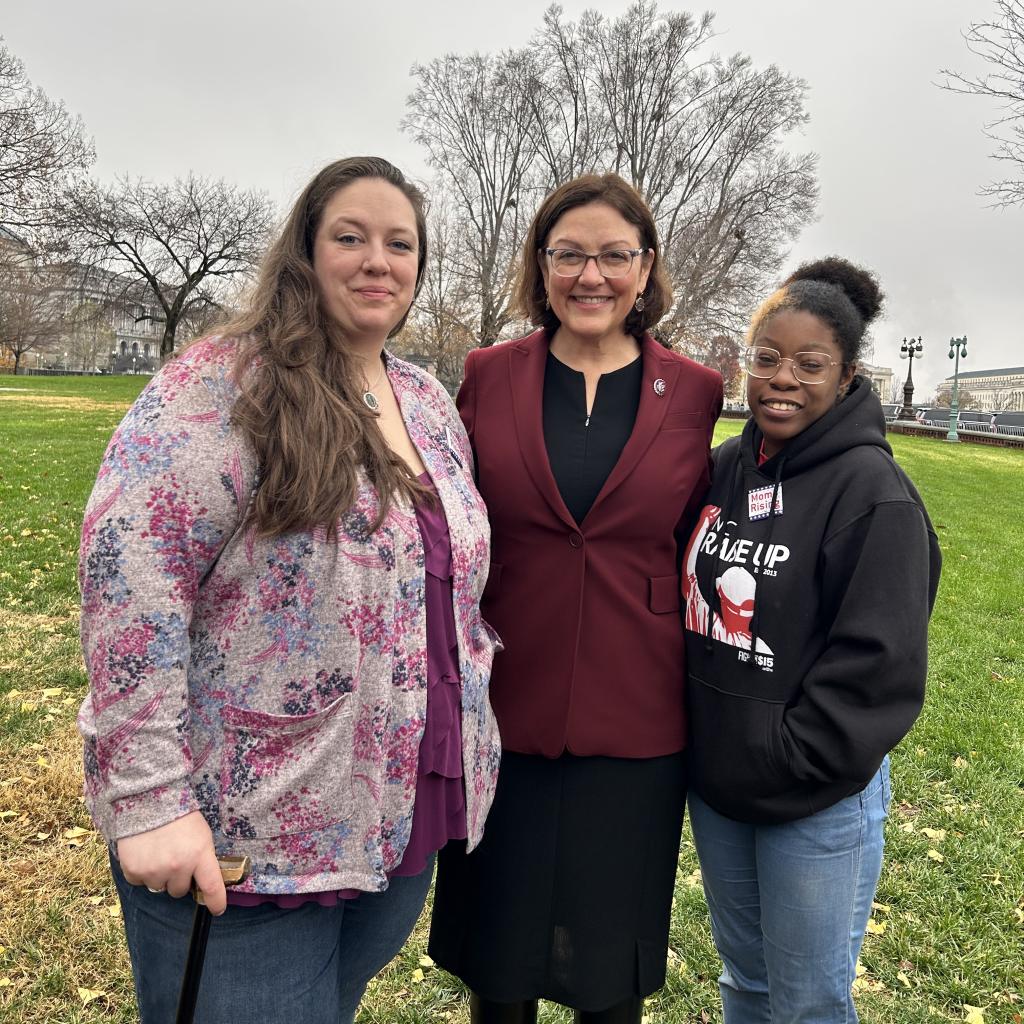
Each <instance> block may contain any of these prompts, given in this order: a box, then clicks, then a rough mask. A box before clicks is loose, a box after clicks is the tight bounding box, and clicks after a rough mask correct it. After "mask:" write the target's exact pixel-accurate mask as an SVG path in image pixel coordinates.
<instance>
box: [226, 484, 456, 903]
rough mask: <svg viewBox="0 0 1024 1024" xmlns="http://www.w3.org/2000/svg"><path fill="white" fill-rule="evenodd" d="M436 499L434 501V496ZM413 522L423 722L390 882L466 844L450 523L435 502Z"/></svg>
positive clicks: (329, 896)
mask: <svg viewBox="0 0 1024 1024" xmlns="http://www.w3.org/2000/svg"><path fill="white" fill-rule="evenodd" d="M419 481H420V483H422V484H424V485H425V486H427V487H429V488H430V489H431V490H433V489H434V485H433V482H432V481H431V479H430V477H429V476H428V475H427V474H426V473H423V474H421V475H420V477H419ZM434 493H435V495H436V491H435V492H434ZM416 523H417V525H418V526H419V529H420V535H421V536H422V537H423V551H424V557H425V560H426V564H425V569H426V572H425V574H424V576H425V582H426V595H425V597H426V614H427V721H426V725H425V727H424V730H423V739H422V740H420V749H419V765H418V769H417V775H416V803H415V805H414V807H413V815H412V828H411V830H410V833H409V844H408V846H406V848H405V853H404V854H403V855H402V860H401V862H400V863H399V864H398V866H397V867H396V868H395V869H394V870H393V871H391V872H390V873H389V877H395V876H407V875H418V874H419V873H420V872H421V871H423V870H424V868H426V866H427V859H428V858H429V857H430V855H431V854H432V853H434V852H435V851H437V850H440V849H441V847H442V846H444V845H445V843H447V842H448V840H449V839H465V838H466V795H465V790H464V788H463V784H462V724H461V722H462V699H461V692H460V688H459V648H458V642H457V639H456V633H455V613H454V611H453V609H452V549H451V544H450V542H449V538H448V521H447V520H446V519H445V516H444V509H443V508H442V507H441V503H440V501H435V502H434V504H432V505H417V506H416ZM358 895H359V890H358V889H335V890H332V891H329V892H304V893H294V894H289V895H274V894H272V893H241V892H238V893H236V892H232V891H231V890H230V889H228V903H230V904H232V905H234V906H241V907H255V906H258V905H259V904H261V903H274V904H276V905H277V906H279V907H284V908H292V907H298V906H301V905H302V904H304V903H310V902H314V901H315V902H317V903H319V904H320V905H321V906H324V907H332V906H335V905H336V904H337V903H338V901H339V900H347V899H355V897H357V896H358Z"/></svg>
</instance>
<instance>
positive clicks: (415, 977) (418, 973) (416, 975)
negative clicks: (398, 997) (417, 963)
mask: <svg viewBox="0 0 1024 1024" xmlns="http://www.w3.org/2000/svg"><path fill="white" fill-rule="evenodd" d="M423 978H424V974H423V969H422V968H420V967H417V968H416V970H415V971H413V972H412V983H413V984H414V985H418V984H419V983H420V982H421V981H422V980H423Z"/></svg>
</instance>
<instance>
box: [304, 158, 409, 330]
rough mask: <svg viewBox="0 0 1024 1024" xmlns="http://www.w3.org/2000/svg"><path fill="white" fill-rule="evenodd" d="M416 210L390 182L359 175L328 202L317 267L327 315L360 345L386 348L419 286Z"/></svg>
mask: <svg viewBox="0 0 1024 1024" xmlns="http://www.w3.org/2000/svg"><path fill="white" fill-rule="evenodd" d="M418 246H419V239H418V237H417V232H416V214H415V211H414V210H413V208H412V204H411V203H410V202H409V200H408V199H407V198H406V197H405V196H404V195H403V194H402V192H401V190H399V189H397V188H395V186H394V185H392V184H390V183H389V182H386V181H383V180H381V179H380V178H359V179H358V180H357V181H354V182H352V184H350V185H346V186H345V187H344V188H341V189H338V191H337V192H335V193H334V195H333V196H331V198H330V199H329V200H328V202H327V204H326V205H325V206H324V210H323V215H322V216H321V218H320V223H319V225H318V226H317V230H316V235H315V237H314V239H313V270H314V272H315V273H316V278H317V282H318V283H319V285H320V295H321V301H322V302H323V304H324V308H325V309H326V311H327V313H328V314H329V315H330V316H331V317H332V318H333V319H334V320H335V321H336V322H337V323H338V325H339V326H340V327H341V328H342V330H343V331H344V332H345V337H346V338H347V339H348V341H349V342H350V343H351V344H352V345H355V346H360V345H383V343H384V340H385V339H386V338H387V336H388V334H389V333H390V331H391V329H392V328H393V327H394V326H395V324H397V323H398V321H399V320H401V319H402V317H403V316H405V314H406V312H407V311H408V309H409V307H410V306H411V305H412V300H413V296H414V294H415V290H416V269H417V250H418Z"/></svg>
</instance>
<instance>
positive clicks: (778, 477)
mask: <svg viewBox="0 0 1024 1024" xmlns="http://www.w3.org/2000/svg"><path fill="white" fill-rule="evenodd" d="M785 465H786V456H785V455H783V456H782V458H780V459H779V464H778V466H777V467H776V469H775V483H774V484H773V485H772V500H771V503H770V504H769V506H768V536H767V537H766V538H765V542H764V552H765V554H767V553H768V551H769V550H770V549H771V546H772V533H773V532H774V530H775V502H776V501H777V500H778V497H779V487H780V486H781V484H782V470H783V468H784V467H785ZM760 575H761V566H759V565H755V566H754V613H753V615H751V617H750V660H749V661H748V662H747V665H748V667H750V668H754V655H755V654H757V620H758V615H759V612H760V610H761V609H760V605H759V604H758V601H757V578H758V577H759V576H760Z"/></svg>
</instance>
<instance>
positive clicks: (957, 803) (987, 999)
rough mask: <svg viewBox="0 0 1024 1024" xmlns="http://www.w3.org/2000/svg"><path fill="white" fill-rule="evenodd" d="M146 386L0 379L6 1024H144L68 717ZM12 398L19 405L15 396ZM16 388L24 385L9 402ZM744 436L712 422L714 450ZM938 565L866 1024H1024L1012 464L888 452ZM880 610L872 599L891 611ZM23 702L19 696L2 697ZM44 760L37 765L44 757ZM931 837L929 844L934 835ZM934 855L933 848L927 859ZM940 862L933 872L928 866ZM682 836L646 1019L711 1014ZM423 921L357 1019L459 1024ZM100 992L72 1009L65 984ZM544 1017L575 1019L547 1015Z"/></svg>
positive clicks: (990, 451) (951, 450)
mask: <svg viewBox="0 0 1024 1024" xmlns="http://www.w3.org/2000/svg"><path fill="white" fill-rule="evenodd" d="M144 383H145V380H144V379H143V378H124V377H113V378H108V377H91V378H83V377H67V378H59V377H58V378H53V377H18V378H12V377H6V378H0V444H2V448H0V451H2V453H3V454H2V455H0V598H2V602H0V814H2V813H4V812H10V811H13V812H14V813H13V815H12V814H10V813H7V816H5V817H3V818H0V892H3V894H4V895H3V897H2V898H0V985H3V979H5V978H6V979H8V980H9V982H10V984H9V985H7V986H6V987H0V1019H2V1020H11V1021H15V1020H16V1021H19V1022H25V1024H43V1022H46V1024H79V1022H81V1024H95V1022H99V1021H104V1022H110V1021H116V1022H123V1024H129V1022H131V1021H134V1020H135V1019H136V1017H135V1012H134V1006H133V1001H132V996H131V991H132V990H131V977H130V973H129V970H128V964H127V957H126V955H125V952H124V948H123V937H122V934H121V931H120V921H119V919H118V918H117V917H116V916H112V914H111V909H112V908H113V907H114V904H115V900H114V897H113V893H112V888H111V885H110V882H109V878H108V876H107V874H106V872H105V868H104V864H103V856H102V855H103V850H102V845H101V843H100V842H99V841H98V839H97V838H96V837H95V835H88V836H86V837H84V838H85V842H84V843H83V844H82V845H76V844H77V843H79V842H81V839H75V838H70V839H69V838H68V837H67V835H66V833H67V832H68V830H69V829H72V828H74V827H80V828H90V827H91V826H90V824H89V822H88V819H87V817H86V815H85V813H84V809H83V808H82V805H81V802H80V801H79V799H78V797H77V793H78V788H79V781H78V774H77V773H78V768H77V759H78V748H77V739H76V736H75V732H74V727H73V717H74V712H75V710H76V707H77V704H78V702H79V701H80V700H81V697H82V696H83V695H84V692H85V676H84V673H83V671H82V667H81V660H80V655H79V651H78V644H77V610H76V586H75V558H76V547H77V538H78V528H79V523H80V520H81V515H82V509H83V506H84V503H85V500H86V498H87V496H88V493H89V490H90V488H91V486H92V481H93V477H94V475H95V472H96V467H97V465H98V463H99V460H100V457H101V455H102V452H103V448H104V446H105V445H106V442H107V439H108V438H109V435H110V432H111V431H112V429H113V427H114V426H115V425H116V423H117V421H118V419H119V418H120V416H121V414H122V412H123V410H124V409H125V408H126V407H127V405H128V403H129V402H130V401H131V400H132V399H133V398H134V396H135V395H136V394H137V393H138V391H139V390H140V389H141V387H142V386H143V384H144ZM8 389H17V390H8ZM22 389H24V390H22ZM741 425H742V424H741V421H734V420H728V421H723V422H722V423H721V424H720V425H719V428H718V430H717V432H716V438H717V440H723V439H724V438H725V437H726V436H729V435H731V434H733V433H736V432H737V431H738V430H739V429H740V427H741ZM890 440H891V443H892V445H893V449H894V451H895V453H896V457H897V458H898V460H899V461H900V463H901V464H902V465H903V466H904V467H905V468H906V469H907V471H908V473H910V475H911V477H912V478H913V479H914V480H915V482H916V483H917V485H918V487H919V489H920V490H921V493H922V495H923V496H924V499H925V502H926V504H927V505H928V508H929V511H930V513H931V516H932V519H933V522H934V524H935V527H936V530H937V532H938V534H939V537H940V540H941V543H942V547H943V553H944V558H945V568H944V572H943V580H942V586H941V589H940V592H939V599H938V604H937V606H936V610H935V615H934V617H933V619H932V632H931V665H930V678H929V696H928V702H927V705H926V708H925V711H924V713H923V714H922V716H921V719H920V720H919V722H918V724H917V725H916V727H915V728H914V731H913V732H912V733H911V735H910V736H909V737H908V738H907V740H906V741H905V742H904V743H903V744H901V746H900V747H899V748H898V749H897V751H896V752H895V753H894V755H893V764H892V775H893V790H894V800H893V806H892V811H891V815H890V823H889V828H888V832H887V863H886V868H885V871H884V874H883V877H882V881H881V885H880V887H879V892H878V897H877V901H878V908H877V909H876V912H875V914H874V921H875V932H874V933H873V934H870V935H869V936H868V939H867V942H866V944H865V948H864V951H863V954H862V957H861V960H862V963H863V965H864V967H865V973H864V975H863V976H862V978H861V980H860V982H859V983H858V994H857V1001H858V1006H859V1008H860V1012H861V1016H862V1019H863V1020H864V1021H865V1022H871V1024H920V1022H928V1021H949V1020H959V1021H963V1020H965V1019H966V1018H967V1016H968V1011H967V1010H965V1006H977V1007H981V1008H982V1010H983V1013H984V1020H985V1021H986V1022H987V1024H1019V1022H1020V1020H1021V1017H1022V1016H1024V981H1022V979H1024V855H1022V853H1021V850H1022V846H1024V702H1022V699H1021V688H1022V682H1024V676H1022V672H1021V667H1022V658H1021V644H1022V643H1024V637H1022V628H1021V625H1022V622H1024V572H1022V570H1021V552H1022V551H1024V525H1022V523H1024V520H1022V518H1021V517H1020V516H1019V515H1018V514H1017V512H1016V509H1017V505H1018V501H1019V495H1020V490H1021V483H1022V481H1024V452H1019V451H1013V450H1003V449H995V448H983V447H980V446H979V447H976V446H972V445H968V444H961V445H958V446H954V445H948V444H945V443H944V442H940V441H933V440H931V439H928V438H914V437H898V436H897V437H892V438H891V439H890ZM885 599H886V595H885V594H884V593H881V594H879V600H882V601H884V600H885ZM12 693H13V694H14V696H13V699H12V698H11V696H10V695H11V694H12ZM40 762H42V763H40ZM925 830H928V831H925ZM930 851H932V852H931V855H929V853H930ZM940 858H941V859H940ZM696 868H697V864H696V858H695V856H694V853H693V847H692V844H691V842H690V840H689V837H688V835H687V836H686V837H685V838H684V844H683V847H682V850H681V853H680V870H679V877H678V883H677V889H676V898H675V905H674V913H673V921H672V934H671V953H670V958H669V965H668V981H667V983H666V986H665V988H664V989H663V990H662V991H661V992H660V993H659V994H658V995H657V996H655V997H654V998H653V999H651V1000H650V1002H649V1004H648V1007H647V1017H648V1019H649V1021H650V1024H656V1022H665V1024H691V1022H698V1021H700V1022H703V1021H709V1022H713V1021H719V1020H720V1019H721V1018H720V1012H719V1008H718V1007H719V1004H718V993H717V986H716V984H715V980H714V979H715V977H716V974H717V970H718V965H717V958H716V956H715V953H714V949H713V947H712V945H711V942H710V935H709V930H708V924H707V915H706V910H705V907H704V901H703V895H702V892H701V888H700V882H699V875H697V874H696ZM425 922H426V917H424V919H422V920H421V922H420V925H419V927H418V928H417V930H416V932H415V934H414V936H413V938H412V940H411V941H410V943H409V944H408V945H407V947H406V949H405V950H404V951H403V952H402V954H401V956H400V957H399V958H398V959H397V960H396V961H395V963H394V964H393V965H392V966H391V967H390V968H389V969H388V970H387V971H386V972H384V974H382V975H381V977H380V978H378V979H377V981H376V982H375V983H374V984H373V985H372V986H371V989H370V991H369V992H368V994H367V998H366V1000H365V1002H364V1006H363V1010H362V1012H361V1016H360V1020H361V1022H364V1024H367V1022H371V1021H372V1022H382V1024H383V1022H387V1024H405V1022H408V1024H412V1022H427V1021H436V1020H451V1021H453V1022H462V1021H465V1020H467V1019H468V1014H467V1012H466V1008H465V1001H464V993H463V992H462V989H461V987H460V986H459V985H458V983H457V982H456V981H455V980H454V979H452V978H451V977H450V976H448V975H446V974H444V973H443V972H441V971H439V970H438V969H437V968H435V967H433V966H431V965H430V963H429V962H421V959H422V958H423V957H424V954H425V945H426V928H425ZM79 989H86V990H92V991H101V992H103V993H104V994H103V995H102V996H99V997H97V998H94V999H91V1000H89V1001H88V1002H84V999H86V998H88V993H86V996H85V997H83V996H80V995H79V992H78V990H79ZM541 1019H542V1021H545V1022H555V1021H558V1022H568V1021H569V1020H570V1016H569V1015H568V1013H567V1012H566V1011H564V1010H563V1009H561V1008H559V1007H556V1006H548V1005H545V1006H543V1007H542V1013H541Z"/></svg>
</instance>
